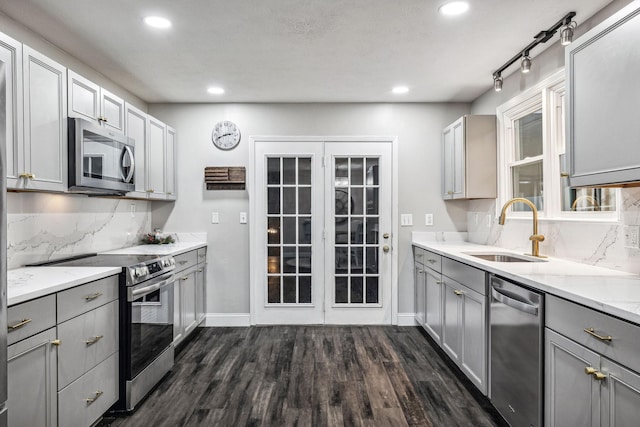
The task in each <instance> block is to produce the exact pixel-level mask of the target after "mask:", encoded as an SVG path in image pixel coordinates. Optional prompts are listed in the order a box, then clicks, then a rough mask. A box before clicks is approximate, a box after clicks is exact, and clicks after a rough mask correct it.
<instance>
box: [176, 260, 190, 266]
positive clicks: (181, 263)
mask: <svg viewBox="0 0 640 427" xmlns="http://www.w3.org/2000/svg"><path fill="white" fill-rule="evenodd" d="M188 262H189V261H178V264H180V265H185V264H186V263H188Z"/></svg>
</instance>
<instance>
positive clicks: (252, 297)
mask: <svg viewBox="0 0 640 427" xmlns="http://www.w3.org/2000/svg"><path fill="white" fill-rule="evenodd" d="M267 142H371V143H376V142H378V143H379V142H387V143H391V147H392V148H391V151H392V160H391V165H392V166H391V167H392V171H391V177H392V181H393V182H392V185H391V192H392V194H391V200H392V207H391V224H392V227H391V229H392V230H391V324H392V325H397V324H398V237H399V236H398V233H399V231H398V137H396V136H250V137H249V167H248V169H249V170H248V179H247V191H248V193H249V281H250V283H249V310H250V319H251V324H252V325H255V324H256V319H255V316H256V309H257V305H256V304H261V303H262V301H258V298H257V297H256V286H257V284H258V283H261V280H260V279H261V277H260V276H259V275H260V274H262V270H261V269H260V268H258V267H257V266H258V265H261V262H262V260H261V259H257V258H258V256H259V255H258V251H257V250H256V249H255V248H256V247H257V246H256V244H257V240H258V239H257V235H258V234H257V233H260V232H262V231H261V230H257V227H256V221H254V220H253V218H254V215H258V214H259V213H261V212H262V209H260V207H258V206H256V192H257V191H262V189H257V188H255V180H256V176H255V169H256V164H255V162H256V158H255V153H256V144H260V143H267Z"/></svg>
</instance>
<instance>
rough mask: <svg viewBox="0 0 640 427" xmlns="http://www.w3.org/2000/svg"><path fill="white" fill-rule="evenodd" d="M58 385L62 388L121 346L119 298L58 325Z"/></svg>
mask: <svg viewBox="0 0 640 427" xmlns="http://www.w3.org/2000/svg"><path fill="white" fill-rule="evenodd" d="M58 338H59V339H60V347H59V348H58V388H59V389H62V388H64V387H66V386H67V385H68V384H69V383H71V382H72V381H74V380H75V379H76V378H78V377H80V376H81V375H82V374H84V373H85V372H87V371H88V370H90V369H91V368H93V367H94V366H96V365H97V364H98V363H100V362H102V361H103V360H105V359H106V358H107V357H109V356H110V355H112V354H113V353H115V352H116V351H117V350H118V302H117V301H112V302H110V303H109V304H107V305H103V306H102V307H99V308H97V309H95V310H92V311H90V312H88V313H85V314H83V315H81V316H77V317H74V318H73V319H71V320H68V321H66V322H64V323H61V324H59V325H58Z"/></svg>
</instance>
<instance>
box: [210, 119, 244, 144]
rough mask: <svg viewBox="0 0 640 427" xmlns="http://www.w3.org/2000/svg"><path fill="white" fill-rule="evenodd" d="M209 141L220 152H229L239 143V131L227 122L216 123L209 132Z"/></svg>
mask: <svg viewBox="0 0 640 427" xmlns="http://www.w3.org/2000/svg"><path fill="white" fill-rule="evenodd" d="M211 141H213V145H215V146H216V147H218V148H220V149H221V150H231V149H232V148H235V147H236V145H238V143H239V142H240V129H238V126H236V124H235V123H233V122H230V121H228V120H223V121H221V122H218V123H216V125H215V126H214V127H213V132H211Z"/></svg>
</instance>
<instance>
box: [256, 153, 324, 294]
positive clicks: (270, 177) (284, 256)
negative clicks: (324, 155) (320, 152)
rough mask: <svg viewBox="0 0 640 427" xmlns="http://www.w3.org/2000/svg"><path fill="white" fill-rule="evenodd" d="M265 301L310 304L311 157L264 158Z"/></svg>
mask: <svg viewBox="0 0 640 427" xmlns="http://www.w3.org/2000/svg"><path fill="white" fill-rule="evenodd" d="M266 187H267V188H266V192H267V230H266V233H267V238H266V241H267V281H266V284H267V290H266V291H267V292H266V296H267V301H266V302H267V304H268V305H285V304H286V305H301V304H312V303H313V301H312V290H311V282H312V281H311V274H312V269H311V264H312V263H311V255H312V251H311V238H312V235H311V230H312V227H311V226H312V219H311V207H312V200H311V157H294V156H282V157H281V156H277V157H268V158H267V170H266Z"/></svg>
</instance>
